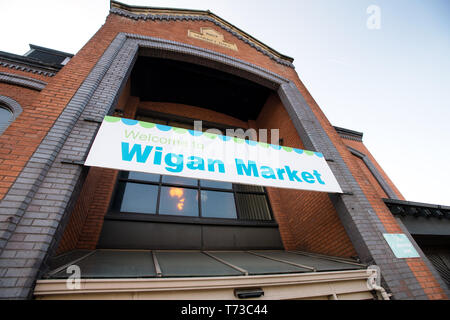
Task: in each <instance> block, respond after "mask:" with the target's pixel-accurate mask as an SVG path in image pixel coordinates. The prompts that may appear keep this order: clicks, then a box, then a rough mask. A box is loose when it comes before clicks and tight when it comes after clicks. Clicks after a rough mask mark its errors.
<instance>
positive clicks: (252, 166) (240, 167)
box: [235, 159, 259, 177]
mask: <svg viewBox="0 0 450 320" xmlns="http://www.w3.org/2000/svg"><path fill="white" fill-rule="evenodd" d="M235 162H236V169H237V174H238V175H240V176H242V175H244V172H245V175H247V176H250V175H253V176H254V177H259V174H258V168H257V167H256V162H255V161H251V160H249V161H248V167H246V166H245V164H244V161H242V160H241V159H235Z"/></svg>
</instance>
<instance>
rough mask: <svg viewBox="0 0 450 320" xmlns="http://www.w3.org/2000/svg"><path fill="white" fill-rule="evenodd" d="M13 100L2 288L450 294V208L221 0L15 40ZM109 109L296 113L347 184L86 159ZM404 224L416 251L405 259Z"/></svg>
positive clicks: (302, 130) (5, 63)
mask: <svg viewBox="0 0 450 320" xmlns="http://www.w3.org/2000/svg"><path fill="white" fill-rule="evenodd" d="M0 112H1V113H0V116H1V121H2V122H1V123H0V134H1V135H0V145H1V148H0V277H1V280H0V297H1V298H7V299H30V298H38V299H45V298H53V299H55V298H158V299H165V298H168V299H183V298H200V299H202V298H211V297H212V298H219V299H220V298H225V299H228V298H230V299H231V298H237V299H239V298H245V297H252V298H268V299H288V298H296V299H297V298H308V299H340V298H350V299H370V298H379V299H383V298H384V299H387V298H389V297H390V298H391V299H447V298H448V283H449V278H448V274H449V271H448V270H449V269H450V268H449V266H450V262H449V256H448V239H449V236H450V233H449V232H448V231H449V230H450V229H449V219H450V208H448V207H443V206H436V205H427V204H417V203H411V202H408V201H405V199H404V198H403V196H402V195H401V193H400V191H399V190H398V189H397V188H396V187H395V185H394V184H393V183H392V181H391V180H390V179H389V177H388V176H387V175H386V173H385V172H384V171H383V169H382V168H381V167H380V166H379V164H378V163H377V162H376V160H375V158H374V157H373V156H372V155H371V153H370V152H369V151H368V150H367V148H366V147H365V146H364V144H363V142H362V134H361V133H359V132H355V131H352V130H348V129H344V128H339V127H333V126H332V125H331V124H330V123H329V121H328V120H327V118H326V116H325V115H324V114H323V112H322V111H321V109H320V107H319V106H318V105H317V104H316V102H315V101H314V99H313V98H312V97H311V95H310V94H309V92H308V90H307V89H306V88H305V86H304V85H303V83H302V82H301V80H300V78H299V76H298V75H297V73H296V72H295V69H294V66H293V59H292V58H290V57H287V56H285V55H282V54H280V53H279V52H277V51H275V50H274V49H272V48H270V47H268V46H267V45H265V44H263V43H261V42H260V41H258V40H257V39H255V38H253V37H252V36H250V35H248V34H247V33H245V32H244V31H242V30H240V29H238V28H237V27H235V26H233V25H232V24H230V23H228V22H227V21H225V20H223V19H222V18H220V17H218V16H216V15H215V14H213V13H211V12H209V11H197V10H185V9H166V8H148V7H136V6H128V5H124V4H121V3H119V2H115V1H112V2H111V10H110V13H109V15H108V17H107V18H106V22H105V24H104V25H103V26H102V27H101V28H100V29H99V30H98V31H97V33H96V34H95V35H94V36H93V37H92V38H91V39H90V40H89V42H88V43H86V45H85V46H84V47H83V48H82V49H81V50H80V51H79V52H78V53H77V54H76V55H71V54H67V53H64V52H59V51H55V50H50V49H47V48H42V47H38V46H34V45H31V50H30V51H29V52H28V53H27V54H25V55H24V56H17V55H13V54H8V53H0ZM107 115H110V116H117V117H121V118H125V119H133V120H138V121H147V122H152V123H156V124H161V125H164V126H173V127H176V128H185V129H192V128H193V121H194V120H202V121H203V126H204V128H215V129H217V130H220V132H225V131H226V129H243V130H247V129H255V130H258V129H267V130H270V129H279V139H278V141H277V144H279V145H280V146H282V147H286V148H292V147H294V148H300V149H306V150H311V151H314V152H320V153H321V154H323V156H324V157H325V160H326V161H327V164H328V165H329V167H330V168H331V170H332V172H333V174H334V176H335V177H336V179H337V181H338V182H339V185H340V186H341V189H342V190H343V193H339V194H337V193H330V194H327V193H324V192H316V191H302V190H290V189H280V188H274V187H266V188H263V187H256V186H251V185H250V186H249V185H242V184H230V183H220V182H214V183H213V182H210V181H207V180H202V179H186V178H183V177H171V176H164V175H163V176H161V175H155V174H153V175H152V174H142V173H137V172H128V171H119V170H114V169H108V168H99V167H87V166H85V165H84V161H85V160H86V156H87V154H88V152H89V150H90V147H91V145H92V142H93V140H94V138H95V136H96V133H97V131H98V129H99V127H100V123H101V122H102V120H103V119H104V117H105V116H107ZM251 138H252V139H255V140H257V139H258V138H259V137H251ZM181 195H182V196H183V199H185V200H183V201H184V202H183V205H182V206H181V207H182V208H181V209H180V207H178V211H177V209H176V206H177V203H178V204H179V199H180V197H181ZM177 199H178V200H177ZM177 201H178V202H177ZM421 219H422V220H424V221H422V220H421ZM436 225H439V226H440V229H439V228H438V229H439V230H438V229H436V227H435V226H436ZM397 234H401V235H405V236H406V237H407V241H408V242H410V243H411V244H412V246H413V247H414V249H415V251H416V252H417V254H418V256H417V257H413V258H399V257H397V255H396V254H395V253H394V252H393V249H392V247H391V246H390V244H389V243H388V242H387V241H386V237H385V236H386V235H397ZM422 248H424V250H422ZM424 252H425V253H424ZM73 265H75V266H79V269H80V270H79V271H80V272H81V274H80V275H79V276H80V277H81V287H75V288H73V287H70V286H68V285H67V283H68V282H67V281H66V279H67V278H70V276H71V273H68V268H69V267H70V266H73ZM369 266H377V268H378V269H376V270H378V271H379V273H377V274H378V275H380V274H381V283H379V285H375V286H367V281H368V279H369V280H370V277H371V276H372V271H370V270H375V269H373V268H370V267H369ZM324 284H326V285H324ZM248 288H250V289H249V290H247V289H248ZM246 290H247V291H248V292H247V291H246Z"/></svg>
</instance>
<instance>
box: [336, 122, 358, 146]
mask: <svg viewBox="0 0 450 320" xmlns="http://www.w3.org/2000/svg"><path fill="white" fill-rule="evenodd" d="M334 129H335V130H336V132H337V133H338V134H339V136H340V137H341V138H342V139H347V140H353V141H359V142H362V138H363V133H362V132H358V131H353V130H350V129H345V128H341V127H336V126H335V127H334Z"/></svg>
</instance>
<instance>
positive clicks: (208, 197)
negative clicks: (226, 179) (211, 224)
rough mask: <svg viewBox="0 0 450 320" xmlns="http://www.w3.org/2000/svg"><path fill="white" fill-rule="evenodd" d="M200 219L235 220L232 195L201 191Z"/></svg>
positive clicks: (234, 206) (229, 193)
mask: <svg viewBox="0 0 450 320" xmlns="http://www.w3.org/2000/svg"><path fill="white" fill-rule="evenodd" d="M202 217H205V218H206V217H207V218H228V219H236V217H237V216H236V205H235V203H234V195H233V193H231V192H218V191H206V190H202Z"/></svg>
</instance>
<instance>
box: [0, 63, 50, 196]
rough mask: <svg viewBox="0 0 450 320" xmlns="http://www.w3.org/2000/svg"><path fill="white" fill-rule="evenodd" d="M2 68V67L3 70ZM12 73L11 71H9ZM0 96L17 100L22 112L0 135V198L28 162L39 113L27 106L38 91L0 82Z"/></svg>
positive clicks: (35, 134) (35, 137) (36, 136)
mask: <svg viewBox="0 0 450 320" xmlns="http://www.w3.org/2000/svg"><path fill="white" fill-rule="evenodd" d="M2 71H3V70H2ZM10 73H11V72H10ZM0 95H2V96H7V97H10V98H11V99H14V100H15V101H17V102H18V103H19V104H20V106H21V107H22V109H23V111H22V113H21V114H20V115H19V117H18V118H16V119H15V121H14V122H13V123H11V125H10V126H9V127H8V128H7V129H6V130H5V131H4V132H3V134H2V135H0V200H1V199H2V198H3V195H4V194H5V193H6V192H7V191H8V189H9V187H10V186H11V184H12V183H13V182H14V181H15V180H16V178H17V176H18V175H19V173H20V172H21V171H22V167H23V164H24V163H25V162H26V161H28V157H29V154H30V152H33V151H34V145H33V141H34V140H35V139H37V138H38V137H39V135H38V132H36V130H38V129H39V128H37V127H38V125H39V124H38V123H39V121H37V119H38V118H39V117H44V116H43V115H38V114H36V112H34V110H32V109H31V108H30V106H31V105H32V103H33V101H34V100H35V99H36V97H37V96H38V95H39V91H36V90H31V89H26V88H23V87H19V86H16V85H12V84H6V83H0Z"/></svg>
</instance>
